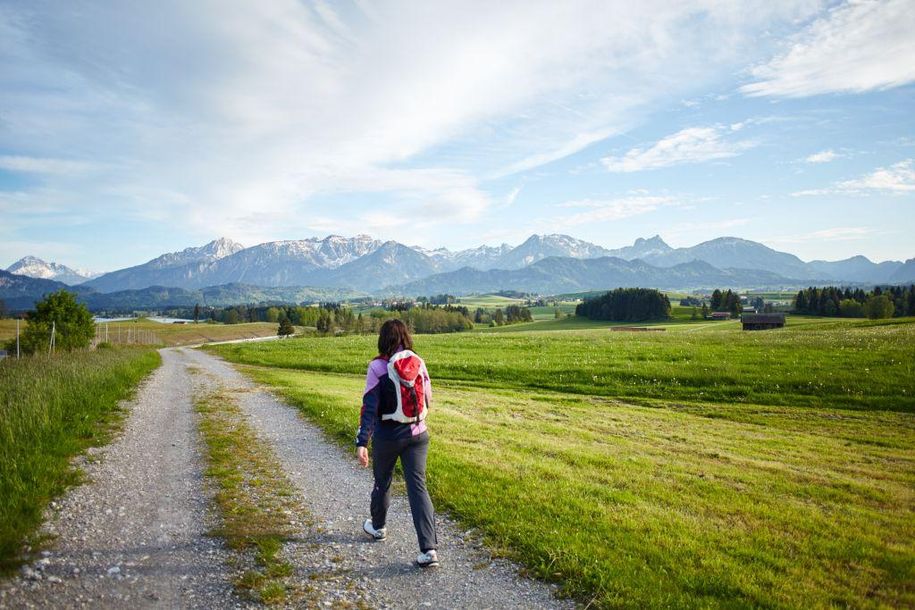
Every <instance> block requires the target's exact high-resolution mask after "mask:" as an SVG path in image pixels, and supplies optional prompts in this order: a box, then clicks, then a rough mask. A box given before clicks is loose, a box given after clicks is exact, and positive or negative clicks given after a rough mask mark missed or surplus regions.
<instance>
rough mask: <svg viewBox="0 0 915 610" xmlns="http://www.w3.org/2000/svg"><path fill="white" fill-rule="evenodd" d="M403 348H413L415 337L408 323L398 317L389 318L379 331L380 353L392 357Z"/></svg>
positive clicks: (385, 356)
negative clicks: (411, 333) (408, 327)
mask: <svg viewBox="0 0 915 610" xmlns="http://www.w3.org/2000/svg"><path fill="white" fill-rule="evenodd" d="M401 349H409V350H412V349H413V338H412V337H411V336H410V331H409V330H408V329H407V325H406V324H404V323H403V322H401V321H400V320H398V319H396V318H395V319H393V320H388V321H387V322H385V323H384V324H382V325H381V331H380V332H379V333H378V355H379V356H382V357H384V358H390V357H391V356H393V355H394V354H396V353H397V351H398V350H401Z"/></svg>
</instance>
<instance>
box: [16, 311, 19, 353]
mask: <svg viewBox="0 0 915 610" xmlns="http://www.w3.org/2000/svg"><path fill="white" fill-rule="evenodd" d="M16 360H19V318H16Z"/></svg>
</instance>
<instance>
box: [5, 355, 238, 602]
mask: <svg viewBox="0 0 915 610" xmlns="http://www.w3.org/2000/svg"><path fill="white" fill-rule="evenodd" d="M161 354H162V359H163V364H162V366H161V367H160V368H159V369H158V370H156V371H155V372H154V373H153V374H152V375H151V376H150V378H149V379H147V380H146V381H145V382H144V383H143V385H142V386H141V387H140V389H139V391H138V394H137V398H136V400H135V401H133V403H132V404H131V405H130V406H129V411H130V414H129V416H128V417H127V420H126V422H125V425H124V429H123V431H122V432H121V433H120V434H119V435H118V438H117V440H115V441H114V442H113V443H111V444H110V445H108V446H107V447H104V448H102V449H97V450H93V451H92V452H91V453H90V457H91V458H92V459H90V460H86V459H85V458H83V459H82V460H81V462H83V463H82V467H83V469H84V470H85V472H86V474H87V478H88V480H89V482H88V483H86V484H84V485H80V486H78V487H74V488H73V489H71V490H70V491H69V492H68V493H66V494H65V495H64V496H63V497H62V498H61V499H60V501H59V502H56V503H54V504H53V505H52V508H51V511H50V515H49V519H48V521H47V523H46V524H45V526H44V530H45V531H46V532H48V533H50V534H52V535H55V536H56V540H55V541H54V542H53V543H52V544H51V545H50V548H49V551H46V552H45V553H44V554H45V557H44V558H42V559H41V560H39V561H38V562H36V563H34V564H32V565H31V566H26V567H25V568H24V569H23V571H22V575H21V576H19V577H17V578H14V579H12V580H8V581H6V582H4V583H3V584H0V608H31V607H37V608H79V607H91V608H125V607H131V608H144V607H157V608H215V607H220V608H226V607H235V606H237V605H239V602H238V601H237V600H236V598H235V597H234V595H233V593H232V587H231V584H230V582H229V577H228V570H227V568H226V558H227V556H228V553H227V551H224V550H223V548H222V546H221V544H220V542H219V541H218V540H217V539H214V538H210V537H207V536H206V535H205V532H206V530H207V529H208V526H209V523H208V518H209V517H208V512H207V504H208V499H207V497H206V494H205V492H204V490H203V487H202V461H201V454H200V448H199V446H198V435H197V419H196V414H195V413H194V410H193V406H192V403H191V398H192V396H191V387H192V386H191V380H190V376H189V374H188V372H187V369H186V366H185V363H184V358H183V357H182V355H181V354H180V353H178V352H176V351H175V350H169V349H165V350H161Z"/></svg>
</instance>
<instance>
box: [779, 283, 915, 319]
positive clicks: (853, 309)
mask: <svg viewBox="0 0 915 610" xmlns="http://www.w3.org/2000/svg"><path fill="white" fill-rule="evenodd" d="M794 311H796V312H797V313H801V314H807V315H811V316H836V317H840V318H864V317H867V318H871V319H880V318H892V317H894V316H895V317H901V316H915V285H911V286H890V287H888V288H881V287H880V286H877V287H875V288H874V289H873V290H871V291H869V292H865V291H864V290H863V289H861V288H855V289H854V290H852V289H851V288H839V287H837V286H827V287H825V288H816V287H813V286H811V287H810V288H806V289H804V290H800V291H798V293H797V296H795V297H794Z"/></svg>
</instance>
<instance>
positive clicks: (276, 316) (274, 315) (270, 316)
mask: <svg viewBox="0 0 915 610" xmlns="http://www.w3.org/2000/svg"><path fill="white" fill-rule="evenodd" d="M265 316H266V321H267V322H279V321H280V308H279V307H268V308H267V312H266V314H265ZM282 317H284V318H285V317H286V316H285V315H284V316H282Z"/></svg>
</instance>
